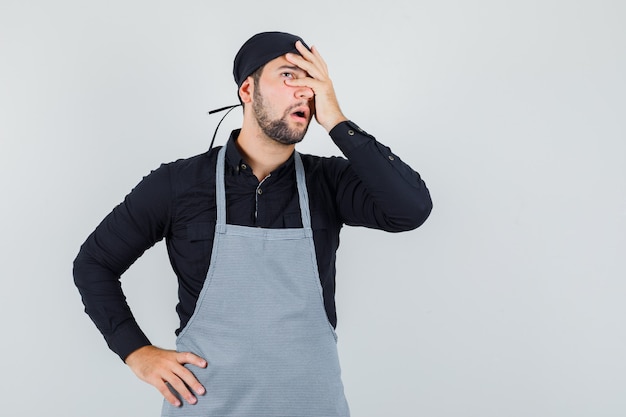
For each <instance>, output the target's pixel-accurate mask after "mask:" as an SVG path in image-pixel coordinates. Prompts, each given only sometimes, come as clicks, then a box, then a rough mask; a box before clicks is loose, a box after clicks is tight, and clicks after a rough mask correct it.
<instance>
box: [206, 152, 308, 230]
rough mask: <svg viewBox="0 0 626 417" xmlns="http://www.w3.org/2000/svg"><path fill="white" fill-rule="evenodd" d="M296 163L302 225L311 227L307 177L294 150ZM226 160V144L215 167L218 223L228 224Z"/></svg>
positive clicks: (298, 155)
mask: <svg viewBox="0 0 626 417" xmlns="http://www.w3.org/2000/svg"><path fill="white" fill-rule="evenodd" d="M293 158H294V163H295V168H296V185H297V187H298V200H299V202H300V216H301V217H302V227H303V228H304V229H310V228H311V213H310V210H309V193H308V191H307V188H306V177H305V174H304V166H303V165H302V158H300V154H299V153H298V152H296V151H294V155H293ZM225 160H226V146H222V147H221V148H220V150H219V152H218V154H217V164H216V167H215V204H216V205H217V225H218V226H220V225H225V224H226V188H225V185H224V164H225Z"/></svg>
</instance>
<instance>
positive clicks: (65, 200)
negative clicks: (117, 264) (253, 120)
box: [0, 0, 626, 417]
mask: <svg viewBox="0 0 626 417" xmlns="http://www.w3.org/2000/svg"><path fill="white" fill-rule="evenodd" d="M624 22H626V3H624V2H622V1H617V0H615V1H610V0H594V1H591V0H588V1H586V0H573V1H565V0H542V1H539V0H527V1H496V0H477V1H473V2H466V1H462V0H443V1H438V2H425V1H420V0H417V1H408V0H407V1H398V0H389V1H384V2H380V1H376V2H374V1H339V0H334V1H329V0H320V1H317V2H308V3H297V2H296V3H293V2H279V1H274V0H271V1H239V2H229V1H222V2H218V1H208V0H207V1H179V2H174V1H138V0H126V1H109V2H89V1H78V0H75V1H69V0H59V1H55V2H47V1H11V0H0V190H1V195H2V197H1V199H0V218H1V219H2V227H1V229H0V230H1V233H0V256H1V261H0V276H1V279H2V289H1V290H0V324H1V329H2V343H1V344H0V354H1V357H2V360H1V361H0V374H1V375H2V377H1V378H0V393H1V394H0V396H1V399H2V401H1V402H2V411H0V414H1V415H3V416H7V417H14V416H32V417H39V416H63V417H75V416H76V417H79V416H81V417H82V416H89V417H100V416H133V417H144V416H145V417H148V416H157V415H159V412H160V407H161V398H160V395H159V394H158V392H157V391H156V390H154V389H153V388H152V387H150V386H148V385H146V384H144V383H143V382H141V381H139V380H137V379H136V378H135V376H134V375H133V374H132V372H131V371H130V370H128V369H127V368H126V367H125V365H124V364H123V363H122V362H121V361H120V360H119V359H118V358H117V357H116V356H115V355H114V354H113V353H111V352H110V351H109V350H108V348H107V347H106V344H105V342H104V340H103V339H102V337H101V336H100V334H99V333H98V331H97V330H96V328H95V326H93V325H92V323H91V321H90V320H89V319H88V317H87V316H86V315H85V314H84V313H83V311H82V309H83V307H82V304H81V302H80V297H79V295H78V292H77V291H76V289H75V288H74V285H73V281H72V273H71V268H72V261H73V259H74V257H75V256H76V254H77V252H78V248H79V246H80V244H81V243H82V242H83V241H84V240H85V238H86V237H87V235H88V234H89V233H90V232H91V231H92V230H93V228H94V227H95V226H96V225H97V224H98V223H99V222H100V220H101V219H102V218H103V217H104V216H105V215H106V214H107V213H108V212H109V211H110V210H111V209H112V208H113V207H114V206H115V205H116V204H118V203H119V202H120V201H121V200H122V199H123V197H124V196H125V195H126V194H127V193H128V192H129V191H130V190H131V189H132V187H134V185H136V184H137V182H139V180H140V179H141V178H142V176H144V175H146V174H147V173H148V172H150V170H151V169H154V168H156V167H157V166H158V165H159V164H160V163H161V162H168V161H172V160H175V159H178V158H182V157H188V156H192V155H195V154H198V153H202V152H204V151H205V150H206V149H207V147H208V143H209V141H210V136H211V134H212V132H213V129H214V128H215V125H216V124H217V121H218V117H217V116H207V115H206V111H207V110H210V109H212V108H216V107H221V106H224V105H228V104H234V103H236V102H237V101H236V100H237V99H236V87H235V84H234V82H233V81H232V76H231V68H232V60H233V57H234V54H235V52H236V51H237V49H238V48H239V46H240V45H241V44H242V43H243V42H244V41H245V40H246V39H247V38H249V37H250V36H251V35H253V34H254V33H257V32H260V31H265V30H281V31H287V32H292V33H296V34H298V35H301V36H302V37H303V38H304V39H305V40H306V41H307V42H308V43H309V44H314V45H316V46H317V47H318V48H319V49H320V51H321V53H322V54H323V56H324V57H325V58H326V61H327V63H328V65H329V67H330V70H331V75H332V76H333V80H334V83H335V87H336V90H337V94H338V97H339V100H340V103H341V105H342V107H343V110H344V112H345V114H346V115H347V116H348V117H350V118H351V119H353V120H354V121H355V122H356V123H358V124H359V125H360V126H361V127H363V128H364V129H365V130H367V131H368V132H370V133H372V134H373V135H375V136H376V137H377V138H378V139H379V140H380V141H381V142H383V143H385V144H386V145H388V146H390V147H391V148H392V149H393V150H394V152H395V153H397V154H398V155H400V156H401V157H402V159H403V160H405V161H406V162H408V163H409V164H410V165H411V166H412V167H413V168H414V169H416V170H417V171H418V172H420V174H421V175H422V177H423V178H424V179H425V181H426V182H427V184H428V186H429V189H430V190H431V193H432V197H433V200H434V205H435V207H434V210H433V213H432V215H431V217H430V219H429V220H428V221H427V222H426V223H425V224H424V225H423V226H422V227H421V228H419V229H417V230H415V231H412V232H408V233H403V234H385V233H383V232H378V231H372V230H365V229H356V228H345V229H344V231H343V232H342V245H341V247H340V253H339V261H338V266H337V267H338V277H337V282H338V284H337V285H338V288H337V303H338V314H339V325H338V328H337V331H338V334H339V349H340V356H341V360H342V365H343V373H344V383H345V386H346V393H347V396H348V400H349V402H350V405H351V408H352V413H353V416H354V417H381V416H394V417H414V416H428V417H503V416H506V417H518V416H519V417H526V416H567V417H575V416H607V417H608V416H620V417H621V416H624V415H626V395H625V392H626V355H624V352H626V336H625V334H626V333H625V330H626V303H625V302H624V295H625V293H626V282H625V278H626V123H625V116H626V99H625V97H626V77H625V74H626V30H625V29H624ZM240 122H241V117H240V113H239V112H238V111H235V112H233V113H231V115H230V116H229V118H228V119H227V121H225V122H224V124H223V125H222V126H223V127H222V129H221V132H220V135H219V137H218V139H217V144H218V145H219V144H222V143H224V141H225V139H226V137H227V135H228V132H229V130H230V129H232V128H234V127H237V126H238V125H239V123H240ZM299 150H300V151H301V152H309V153H318V154H323V155H331V154H338V153H339V151H338V150H337V149H336V148H335V146H334V145H333V144H332V141H331V140H330V139H329V138H328V137H327V135H326V134H325V132H324V131H323V130H322V129H321V128H320V127H319V126H313V127H312V128H311V129H310V131H309V134H308V135H307V138H306V139H305V142H304V143H302V144H301V146H300V147H299ZM123 283H124V284H123V285H124V288H125V290H126V292H127V295H128V299H129V302H130V304H131V306H132V308H133V310H134V312H135V314H136V316H137V318H138V320H139V322H140V324H141V325H142V327H143V328H144V330H145V331H146V333H147V334H148V335H149V336H150V337H151V339H152V341H153V342H154V343H155V344H159V345H161V346H165V347H172V346H173V343H174V333H173V331H174V329H175V328H176V327H177V322H176V314H175V311H174V306H175V303H176V299H175V296H176V283H175V277H174V275H173V273H172V272H171V269H170V267H169V263H168V260H167V256H166V253H165V249H164V245H163V243H160V244H158V245H156V246H155V247H154V248H153V249H152V250H150V251H148V252H147V253H146V254H145V255H144V257H142V258H141V259H140V260H139V261H138V262H137V263H136V264H135V265H133V267H132V268H131V269H130V270H129V271H128V273H127V274H126V275H125V276H124V277H123Z"/></svg>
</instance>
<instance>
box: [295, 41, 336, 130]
mask: <svg viewBox="0 0 626 417" xmlns="http://www.w3.org/2000/svg"><path fill="white" fill-rule="evenodd" d="M296 49H297V50H298V52H300V54H301V55H298V54H292V53H289V54H287V55H286V56H285V57H286V59H287V61H289V62H290V63H292V64H294V65H296V66H297V67H299V68H301V69H302V70H304V71H306V72H307V73H308V74H309V76H308V77H304V78H297V79H287V80H285V84H286V85H288V86H292V87H308V88H310V89H311V90H313V93H314V94H315V119H316V120H317V122H318V123H319V124H320V125H322V126H323V127H324V129H326V131H327V132H330V130H331V129H332V128H333V127H335V126H337V124H338V123H340V122H343V121H345V120H348V119H347V118H346V117H345V116H344V115H343V113H342V112H341V109H340V108H339V103H338V102H337V97H336V95H335V89H334V87H333V83H332V81H331V79H330V77H329V75H328V67H327V66H326V62H324V60H323V59H322V56H321V55H320V53H319V51H318V50H317V48H316V47H315V46H313V47H311V50H310V51H309V50H308V49H307V48H306V47H305V46H304V45H302V42H300V41H298V42H296Z"/></svg>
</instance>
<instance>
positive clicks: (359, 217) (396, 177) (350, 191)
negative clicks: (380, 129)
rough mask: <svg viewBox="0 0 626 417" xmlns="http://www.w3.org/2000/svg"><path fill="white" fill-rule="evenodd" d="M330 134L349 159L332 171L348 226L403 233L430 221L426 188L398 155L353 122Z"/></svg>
mask: <svg viewBox="0 0 626 417" xmlns="http://www.w3.org/2000/svg"><path fill="white" fill-rule="evenodd" d="M330 136H331V138H332V139H333V141H334V142H335V144H336V145H337V146H338V147H339V149H340V150H341V151H342V152H343V154H344V155H345V156H346V158H347V159H348V161H349V163H346V164H344V165H343V166H340V165H338V166H337V168H336V170H335V171H334V172H332V174H331V175H332V176H333V177H335V181H336V184H337V186H336V187H337V188H336V190H335V191H336V199H337V200H336V202H337V207H338V211H339V213H340V216H341V218H342V221H343V222H344V223H345V224H347V225H351V226H365V227H370V228H375V229H381V230H385V231H388V232H401V231H407V230H412V229H415V228H417V227H419V226H420V225H422V224H423V223H424V221H426V219H427V218H428V216H429V215H430V212H431V210H432V207H433V204H432V200H431V197H430V193H429V191H428V188H427V187H426V184H425V183H424V181H423V180H422V179H421V177H420V175H419V174H418V173H417V172H416V171H414V170H413V169H412V168H411V167H410V166H409V165H407V164H406V163H404V162H403V161H402V160H401V159H400V158H399V157H398V155H396V154H394V153H393V152H392V151H391V149H389V148H388V147H386V146H384V145H383V144H381V143H380V142H378V141H377V140H376V139H375V138H374V137H373V136H371V135H369V134H368V133H366V132H365V131H363V129H361V128H360V127H359V126H357V125H356V124H355V123H353V122H351V121H346V122H342V123H339V124H338V125H337V126H335V127H334V128H333V129H332V130H331V131H330Z"/></svg>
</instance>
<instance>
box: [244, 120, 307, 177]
mask: <svg viewBox="0 0 626 417" xmlns="http://www.w3.org/2000/svg"><path fill="white" fill-rule="evenodd" d="M237 148H238V149H239V152H240V153H241V154H242V155H243V157H244V158H245V160H246V162H247V163H248V166H250V168H252V172H253V173H254V175H255V176H256V177H257V179H258V180H259V181H263V179H264V178H266V177H267V176H268V175H269V174H270V173H271V172H272V171H274V170H275V169H276V168H278V167H279V166H281V165H282V164H284V163H285V162H286V161H287V160H288V159H289V157H290V156H291V154H292V153H293V151H294V149H295V145H284V144H282V143H279V142H277V141H275V140H274V139H272V138H270V137H268V136H267V135H265V134H264V133H263V132H262V131H261V129H260V128H259V127H258V126H251V125H247V124H246V123H245V122H244V125H243V126H242V128H241V132H240V133H239V137H238V138H237Z"/></svg>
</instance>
